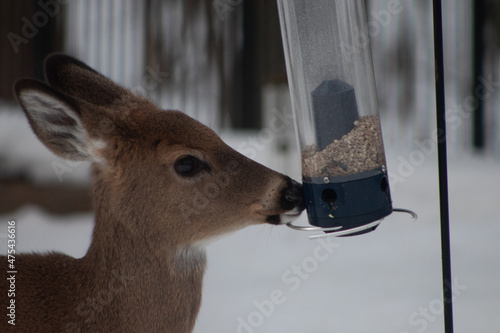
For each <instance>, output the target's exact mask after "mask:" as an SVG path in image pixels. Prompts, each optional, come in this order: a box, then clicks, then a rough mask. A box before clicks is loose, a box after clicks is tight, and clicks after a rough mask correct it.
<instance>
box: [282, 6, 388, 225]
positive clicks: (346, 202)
mask: <svg viewBox="0 0 500 333" xmlns="http://www.w3.org/2000/svg"><path fill="white" fill-rule="evenodd" d="M277 1H278V8H279V15H280V23H281V32H282V37H283V45H284V51H285V59H286V66H287V74H288V83H289V88H290V95H291V99H292V108H293V112H294V116H295V124H296V131H297V134H298V135H297V136H298V144H299V148H300V152H301V159H302V181H303V187H304V196H305V199H306V209H307V215H308V218H309V223H310V224H311V225H313V226H316V227H320V228H321V230H323V231H326V232H333V233H340V234H341V235H353V234H360V233H365V232H368V231H371V230H374V229H375V228H376V227H377V225H378V224H379V223H380V220H381V219H382V218H384V217H385V216H387V215H389V214H391V212H392V211H393V208H392V203H391V195H390V190H389V182H388V175H387V168H386V162H385V153H384V145H383V141H382V130H381V126H380V118H379V112H378V104H377V93H376V87H375V79H374V73H373V64H372V58H371V52H370V43H369V34H368V25H367V21H366V14H365V6H364V1H363V0H277Z"/></svg>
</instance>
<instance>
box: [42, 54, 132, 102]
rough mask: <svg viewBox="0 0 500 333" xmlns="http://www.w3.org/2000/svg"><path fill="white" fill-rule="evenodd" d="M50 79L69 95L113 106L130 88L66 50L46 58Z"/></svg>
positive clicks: (48, 77)
mask: <svg viewBox="0 0 500 333" xmlns="http://www.w3.org/2000/svg"><path fill="white" fill-rule="evenodd" d="M44 68H45V78H46V81H47V83H48V84H49V85H50V86H52V87H54V88H56V89H57V90H60V91H61V92H62V93H64V94H65V95H68V96H71V97H73V98H76V99H80V100H83V101H85V102H87V103H90V104H94V105H100V106H109V105H111V104H113V103H114V102H115V101H117V100H119V99H121V98H123V97H125V96H126V95H130V92H129V91H128V90H127V89H125V88H123V87H121V86H119V85H117V84H116V83H114V82H113V81H111V80H110V79H108V78H106V77H105V76H103V75H101V74H100V73H98V72H96V71H95V70H93V69H92V68H90V67H89V66H87V65H86V64H85V63H83V62H81V61H80V60H77V59H75V58H73V57H70V56H68V55H65V54H57V53H56V54H52V55H49V56H48V57H47V58H46V59H45V66H44Z"/></svg>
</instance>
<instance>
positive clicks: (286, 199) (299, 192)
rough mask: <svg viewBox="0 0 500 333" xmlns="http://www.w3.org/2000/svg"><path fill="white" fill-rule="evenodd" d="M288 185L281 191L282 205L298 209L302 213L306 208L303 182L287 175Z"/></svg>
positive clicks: (288, 208)
mask: <svg viewBox="0 0 500 333" xmlns="http://www.w3.org/2000/svg"><path fill="white" fill-rule="evenodd" d="M286 183H287V185H286V186H285V187H284V188H283V190H282V191H281V198H280V206H281V208H282V209H284V210H296V211H297V213H300V212H302V211H303V210H304V208H305V204H304V190H303V189H302V184H300V183H298V182H296V181H295V180H293V179H291V178H290V177H287V179H286Z"/></svg>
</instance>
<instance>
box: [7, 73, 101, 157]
mask: <svg viewBox="0 0 500 333" xmlns="http://www.w3.org/2000/svg"><path fill="white" fill-rule="evenodd" d="M14 91H15V94H16V97H17V99H18V100H19V103H20V104H21V106H22V108H23V110H24V112H25V113H26V116H27V117H28V120H29V122H30V124H31V127H32V129H33V131H34V132H35V134H36V135H37V136H38V138H39V139H40V141H42V142H43V144H45V146H46V147H47V148H49V149H50V150H51V151H52V152H53V153H55V154H56V155H58V156H60V157H62V158H65V159H69V160H74V161H81V160H91V159H93V154H92V153H91V152H92V150H91V149H89V148H90V147H91V141H90V140H89V136H88V133H87V131H86V130H85V128H84V126H83V123H82V117H81V113H80V110H79V108H78V105H77V103H76V101H75V100H73V99H72V98H70V97H68V96H64V95H63V94H61V93H60V92H58V91H56V90H54V89H53V88H51V87H49V86H47V85H45V84H44V83H42V82H39V81H36V80H31V79H24V80H20V81H18V82H16V84H15V86H14Z"/></svg>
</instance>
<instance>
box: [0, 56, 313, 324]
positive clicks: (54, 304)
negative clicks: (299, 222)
mask: <svg viewBox="0 0 500 333" xmlns="http://www.w3.org/2000/svg"><path fill="white" fill-rule="evenodd" d="M45 68H46V81H47V83H41V82H37V81H34V80H21V81H19V82H18V83H17V84H16V88H15V90H16V95H17V97H18V99H19V101H20V103H21V105H22V106H23V109H24V110H25V112H26V114H27V116H28V119H29V121H30V124H31V126H32V127H33V130H34V132H35V133H36V134H37V136H38V137H39V138H40V140H41V141H42V142H43V143H44V144H45V145H46V146H47V147H48V148H49V149H50V150H52V151H53V152H54V153H55V154H57V155H59V156H61V157H64V158H67V159H72V160H83V159H88V160H92V161H94V163H93V166H92V179H93V201H94V208H95V227H94V232H93V238H92V243H91V245H90V247H89V250H88V252H87V254H86V255H85V256H84V257H83V258H81V259H75V258H71V257H69V256H66V255H63V254H59V253H51V254H45V255H41V254H22V255H16V262H15V266H16V270H17V274H16V296H15V300H16V321H15V323H16V325H15V326H12V325H9V324H7V320H8V317H7V318H6V316H5V315H4V319H2V321H1V323H0V331H1V332H7V331H9V332H10V331H16V332H51V333H53V332H173V333H174V332H175V333H182V332H190V331H191V330H192V329H193V327H194V324H195V320H196V315H197V313H198V309H199V306H200V302H201V289H202V279H203V271H204V269H205V253H204V250H203V248H201V246H200V245H199V243H200V242H202V241H204V240H207V239H209V238H211V237H214V236H217V235H220V234H223V233H226V232H229V231H233V230H237V229H240V228H242V227H244V226H246V225H250V224H256V223H265V222H272V223H276V222H277V220H279V219H280V218H279V217H278V216H283V215H282V214H285V213H286V212H289V211H290V210H292V208H294V213H295V214H297V213H300V211H301V210H302V209H303V204H302V202H301V191H300V186H299V185H298V184H297V183H294V182H292V181H291V180H290V179H289V178H288V177H285V176H283V175H281V174H279V173H277V172H274V171H272V170H270V169H268V168H266V167H264V166H262V165H260V164H258V163H256V162H254V161H251V160H249V159H248V158H246V157H244V156H243V155H241V154H239V153H238V152H236V151H234V150H233V149H231V148H230V147H228V146H227V145H226V144H224V143H223V142H222V141H221V140H220V139H219V137H218V136H217V135H216V134H215V133H214V132H213V131H211V130H210V129H209V128H207V127H206V126H204V125H202V124H201V123H199V122H197V121H195V120H193V119H191V118H190V117H188V116H186V115H184V114H182V113H180V112H178V111H164V110H160V109H158V108H157V107H156V106H155V105H153V104H152V103H151V102H149V101H147V100H146V99H143V98H140V97H137V96H135V95H133V94H132V93H131V92H129V91H128V90H126V89H124V88H122V87H120V86H118V85H116V84H114V83H113V82H112V81H110V80H109V79H107V78H105V77H103V76H102V75H100V74H99V73H97V72H95V71H94V70H92V69H91V68H89V67H88V66H86V65H85V64H83V63H81V62H80V61H78V60H76V59H73V58H71V57H68V56H64V55H52V56H50V57H49V58H48V59H47V60H46V62H45ZM188 155H190V156H194V157H196V158H197V159H199V160H200V161H202V162H203V163H204V166H205V169H204V170H203V171H201V172H198V173H196V174H195V175H194V176H190V177H185V176H181V175H180V174H179V173H178V172H177V171H176V169H175V168H174V165H175V164H176V162H177V161H179V159H181V158H182V157H184V156H188ZM290 207H292V208H290ZM6 259H7V258H6V257H2V260H1V265H2V267H4V269H5V267H7V261H6ZM7 282H8V281H7V280H6V279H5V278H4V279H1V280H0V290H2V298H1V299H2V308H3V309H4V312H5V308H6V306H7V305H8V303H7V302H8V301H9V299H7V297H6V296H7V293H6V291H7V290H8V283H7Z"/></svg>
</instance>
